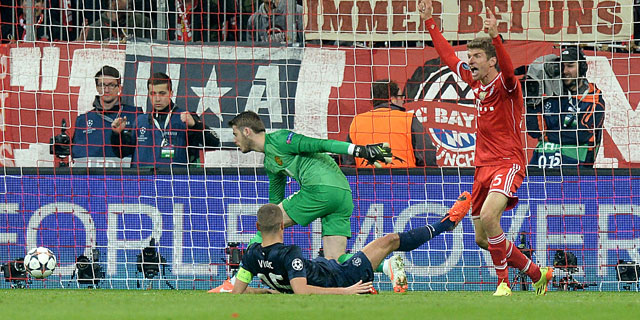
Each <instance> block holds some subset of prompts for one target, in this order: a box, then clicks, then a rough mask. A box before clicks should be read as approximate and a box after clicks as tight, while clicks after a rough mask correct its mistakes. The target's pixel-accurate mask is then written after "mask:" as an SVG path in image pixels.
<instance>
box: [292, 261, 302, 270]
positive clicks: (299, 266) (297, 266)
mask: <svg viewBox="0 0 640 320" xmlns="http://www.w3.org/2000/svg"><path fill="white" fill-rule="evenodd" d="M291 267H292V268H293V270H295V271H300V270H302V268H304V264H303V263H302V260H301V259H300V258H295V259H293V261H291Z"/></svg>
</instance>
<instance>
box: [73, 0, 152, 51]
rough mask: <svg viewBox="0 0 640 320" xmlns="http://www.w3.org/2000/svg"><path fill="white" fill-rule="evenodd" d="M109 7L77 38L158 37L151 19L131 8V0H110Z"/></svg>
mask: <svg viewBox="0 0 640 320" xmlns="http://www.w3.org/2000/svg"><path fill="white" fill-rule="evenodd" d="M108 8H109V9H108V10H104V11H103V12H102V14H101V15H100V16H99V17H98V19H97V20H96V21H95V22H93V23H92V24H90V25H85V26H84V28H83V30H82V31H81V32H80V33H79V35H78V38H77V39H76V40H78V41H83V40H91V41H109V40H117V41H121V42H126V41H127V40H128V39H132V38H147V39H151V38H156V30H155V29H153V28H152V25H151V20H150V19H149V18H148V17H146V16H145V15H144V14H142V13H139V12H133V11H132V10H130V9H129V0H109V7H108Z"/></svg>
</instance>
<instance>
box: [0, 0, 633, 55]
mask: <svg viewBox="0 0 640 320" xmlns="http://www.w3.org/2000/svg"><path fill="white" fill-rule="evenodd" d="M294 1H296V3H295V4H294V5H295V9H294V8H293V6H294V5H291V7H292V8H291V9H288V8H287V5H288V4H287V1H286V0H0V11H1V16H0V25H1V29H2V30H1V31H2V35H1V38H0V41H2V42H3V43H7V42H14V41H20V40H41V41H84V40H86V41H121V42H124V41H127V40H133V39H136V41H138V40H139V41H144V40H142V39H148V40H151V39H156V40H174V41H185V42H220V41H248V42H253V43H265V42H269V43H287V42H289V43H291V42H300V43H304V42H305V41H304V32H303V28H304V27H303V7H302V5H301V2H302V0H294ZM28 9H32V12H33V13H32V14H28V11H29V10H28ZM288 10H295V13H293V14H287V12H288ZM288 16H289V17H291V16H293V18H292V19H289V20H291V21H287V17H288ZM634 19H635V21H639V20H640V0H635V6H634ZM287 23H292V24H293V25H294V27H293V28H292V30H293V31H292V32H290V33H288V32H287ZM28 26H33V31H32V32H29V28H28ZM30 33H32V34H33V35H30ZM634 34H635V36H634V38H635V39H638V37H640V23H636V24H635V25H634ZM316 41H319V40H315V41H314V43H315V42H316ZM321 42H322V43H323V44H325V43H326V44H336V45H347V46H353V45H356V46H358V45H367V46H373V47H385V46H392V47H397V46H421V45H423V44H424V43H423V42H420V41H380V42H371V43H359V42H356V41H329V42H327V41H321ZM427 44H429V43H427ZM612 48H615V50H617V51H625V50H638V46H637V43H636V42H635V41H630V42H628V43H622V44H616V45H614V46H612Z"/></svg>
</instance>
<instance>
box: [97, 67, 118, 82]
mask: <svg viewBox="0 0 640 320" xmlns="http://www.w3.org/2000/svg"><path fill="white" fill-rule="evenodd" d="M104 76H106V77H112V78H115V79H116V80H117V81H118V84H120V72H119V71H118V69H116V68H114V67H112V66H103V67H102V68H100V71H98V73H96V75H95V76H94V79H95V80H96V84H97V83H98V78H100V77H104Z"/></svg>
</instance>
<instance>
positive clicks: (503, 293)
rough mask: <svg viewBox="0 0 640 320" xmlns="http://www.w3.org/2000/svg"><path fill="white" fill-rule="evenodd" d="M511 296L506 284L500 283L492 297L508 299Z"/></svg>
mask: <svg viewBox="0 0 640 320" xmlns="http://www.w3.org/2000/svg"><path fill="white" fill-rule="evenodd" d="M510 295H511V288H509V285H508V284H507V283H506V282H504V281H503V282H500V285H498V289H496V292H494V293H493V296H494V297H508V296H510Z"/></svg>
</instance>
